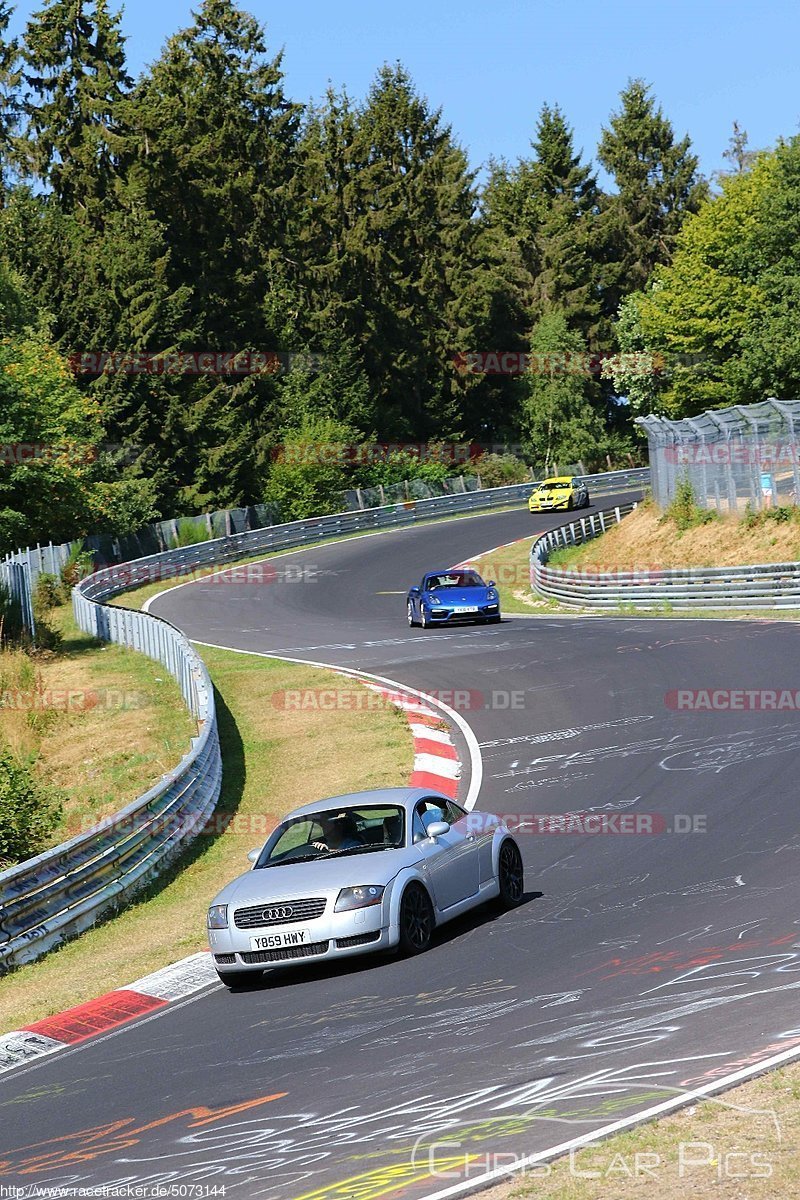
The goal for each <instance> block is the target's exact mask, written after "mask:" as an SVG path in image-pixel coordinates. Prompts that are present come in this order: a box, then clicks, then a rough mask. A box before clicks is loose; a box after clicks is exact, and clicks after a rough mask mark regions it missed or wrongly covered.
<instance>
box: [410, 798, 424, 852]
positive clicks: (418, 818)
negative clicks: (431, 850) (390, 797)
mask: <svg viewBox="0 0 800 1200" xmlns="http://www.w3.org/2000/svg"><path fill="white" fill-rule="evenodd" d="M427 836H428V835H427V833H426V832H425V826H424V825H423V823H422V814H421V812H420V811H419V805H417V807H416V808H415V809H414V816H413V817H412V820H411V840H412V841H413V843H414V845H415V846H416V844H417V842H424V841H425V838H426V837H427Z"/></svg>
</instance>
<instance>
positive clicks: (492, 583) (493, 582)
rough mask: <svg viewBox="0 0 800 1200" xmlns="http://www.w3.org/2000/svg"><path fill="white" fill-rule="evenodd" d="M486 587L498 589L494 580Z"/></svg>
mask: <svg viewBox="0 0 800 1200" xmlns="http://www.w3.org/2000/svg"><path fill="white" fill-rule="evenodd" d="M486 586H487V587H497V584H496V583H495V581H494V580H493V579H490V580H489V582H488V583H487V585H486Z"/></svg>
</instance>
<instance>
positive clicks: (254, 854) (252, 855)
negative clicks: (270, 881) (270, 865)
mask: <svg viewBox="0 0 800 1200" xmlns="http://www.w3.org/2000/svg"><path fill="white" fill-rule="evenodd" d="M260 853H261V851H260V850H250V851H248V854H247V861H248V862H251V863H254V862H258V856H259V854H260Z"/></svg>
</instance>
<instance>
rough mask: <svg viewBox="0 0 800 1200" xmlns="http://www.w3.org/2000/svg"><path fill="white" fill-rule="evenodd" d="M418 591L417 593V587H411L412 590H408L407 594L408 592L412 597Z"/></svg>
mask: <svg viewBox="0 0 800 1200" xmlns="http://www.w3.org/2000/svg"><path fill="white" fill-rule="evenodd" d="M418 591H419V588H418V587H412V588H409V592H410V593H411V594H412V595H416V594H417V592H418Z"/></svg>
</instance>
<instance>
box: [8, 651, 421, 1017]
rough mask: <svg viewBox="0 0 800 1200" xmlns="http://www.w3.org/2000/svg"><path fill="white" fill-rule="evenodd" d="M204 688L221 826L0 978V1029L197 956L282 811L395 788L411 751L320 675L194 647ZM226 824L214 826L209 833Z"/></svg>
mask: <svg viewBox="0 0 800 1200" xmlns="http://www.w3.org/2000/svg"><path fill="white" fill-rule="evenodd" d="M203 658H204V659H205V661H206V663H207V665H208V667H209V670H210V671H211V675H212V678H213V680H214V684H215V688H216V695H217V705H218V716H219V725H220V738H221V742H222V753H223V761H224V764H225V765H224V776H223V787H222V798H221V801H220V805H219V809H218V812H219V813H221V814H228V815H229V816H230V817H231V818H233V819H232V820H231V822H230V823H229V824H228V827H227V829H225V830H224V831H220V832H213V831H212V832H211V833H209V834H204V835H201V836H200V837H199V838H198V839H197V840H196V841H195V842H194V843H193V845H192V846H191V847H190V848H189V850H188V851H187V853H186V854H185V855H184V856H183V858H182V859H181V860H180V862H179V863H178V864H176V866H175V867H174V868H173V869H172V870H171V871H170V872H169V873H168V874H167V875H166V876H165V877H164V878H162V879H161V880H160V881H159V882H158V883H157V884H156V885H154V886H153V887H152V888H151V889H150V890H149V891H148V892H145V893H143V895H142V897H141V898H140V899H139V900H138V901H137V902H136V903H135V904H134V905H133V906H132V907H130V908H129V909H127V910H125V911H124V912H122V913H121V914H119V915H118V916H117V917H115V918H114V919H113V920H109V921H107V922H106V923H105V924H103V925H101V926H98V927H96V928H95V929H92V930H90V931H89V932H88V933H86V934H84V935H83V936H82V937H80V938H78V939H77V940H76V941H74V942H72V943H70V944H68V945H67V946H64V947H63V948H62V949H60V950H58V951H56V952H55V953H53V954H51V955H48V956H47V957H46V958H44V959H42V961H41V962H38V963H33V964H31V965H30V966H27V967H22V968H21V969H20V970H18V971H15V972H14V973H13V974H11V975H8V976H5V977H3V978H0V1031H4V1030H8V1029H14V1028H18V1027H19V1026H20V1025H23V1024H27V1023H28V1022H30V1021H33V1020H36V1019H37V1018H39V1017H43V1016H46V1015H48V1014H50V1013H56V1012H60V1011H62V1010H63V1009H65V1008H68V1007H70V1006H71V1005H74V1004H80V1003H81V1002H82V1001H85V1000H90V999H92V998H93V997H94V996H97V995H99V994H101V993H103V992H105V991H108V990H109V989H111V988H115V987H120V986H122V985H124V984H126V983H130V982H131V981H132V980H133V979H136V978H137V977H139V976H141V975H144V974H146V973H147V972H149V971H153V970H156V969H157V968H158V967H160V966H165V965H166V964H167V963H170V962H174V961H175V960H176V959H178V958H181V957H183V956H184V955H187V954H191V953H192V952H193V951H196V950H201V949H204V948H205V945H206V942H205V912H206V908H207V906H208V903H209V901H210V900H211V898H212V897H213V895H214V894H215V892H217V891H218V890H219V889H220V888H221V887H222V886H223V884H224V883H226V882H227V881H228V880H230V879H232V878H233V877H234V876H235V875H237V874H239V873H240V872H241V871H243V870H246V869H247V866H248V863H247V859H246V855H247V851H248V850H250V849H251V848H252V847H254V846H256V845H258V844H259V843H260V842H262V841H263V840H264V837H265V834H266V832H267V831H268V830H269V828H271V827H272V825H274V823H275V821H276V820H277V819H278V818H279V817H280V816H281V815H282V814H284V813H285V812H287V811H288V810H289V809H290V808H293V807H295V806H296V805H299V804H304V803H306V802H308V801H311V800H315V799H317V798H321V797H324V796H330V795H336V794H337V793H341V792H346V791H357V790H360V789H362V788H370V787H378V786H393V785H403V784H405V783H407V782H408V778H409V775H410V773H411V770H412V762H413V746H412V741H411V735H410V732H409V727H408V723H407V721H406V719H405V717H404V716H403V715H402V714H401V713H400V712H399V711H398V710H396V709H394V708H392V707H387V708H374V707H372V706H370V707H369V708H368V707H366V700H364V701H363V702H359V700H358V697H361V696H363V697H364V698H366V697H372V696H373V693H371V692H369V691H368V690H367V689H365V688H363V687H362V685H361V684H359V683H357V682H356V681H352V680H349V679H347V680H345V679H343V678H342V677H340V676H337V675H334V674H333V673H332V672H330V671H323V670H319V669H317V668H312V667H301V666H295V665H291V664H288V663H282V662H279V661H275V660H272V659H261V658H255V657H250V656H247V655H243V654H235V653H233V652H231V651H223V650H206V649H204V650H203ZM320 688H324V689H328V690H330V689H335V691H336V692H337V693H338V694H341V695H342V698H343V701H342V704H341V705H340V706H338V707H334V708H317V707H311V708H309V707H308V706H303V707H302V708H301V707H299V706H297V707H295V708H292V706H291V703H290V704H289V708H288V709H287V707H286V705H285V701H284V697H285V694H286V693H287V692H291V693H294V694H296V693H297V692H303V693H304V694H305V693H306V692H307V694H308V696H309V698H311V699H312V700H313V697H314V696H315V695H316V693H317V690H318V689H320ZM222 824H224V822H222V821H221V822H219V823H217V824H215V827H214V828H215V830H218V829H219V828H220V827H221V826H222Z"/></svg>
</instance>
